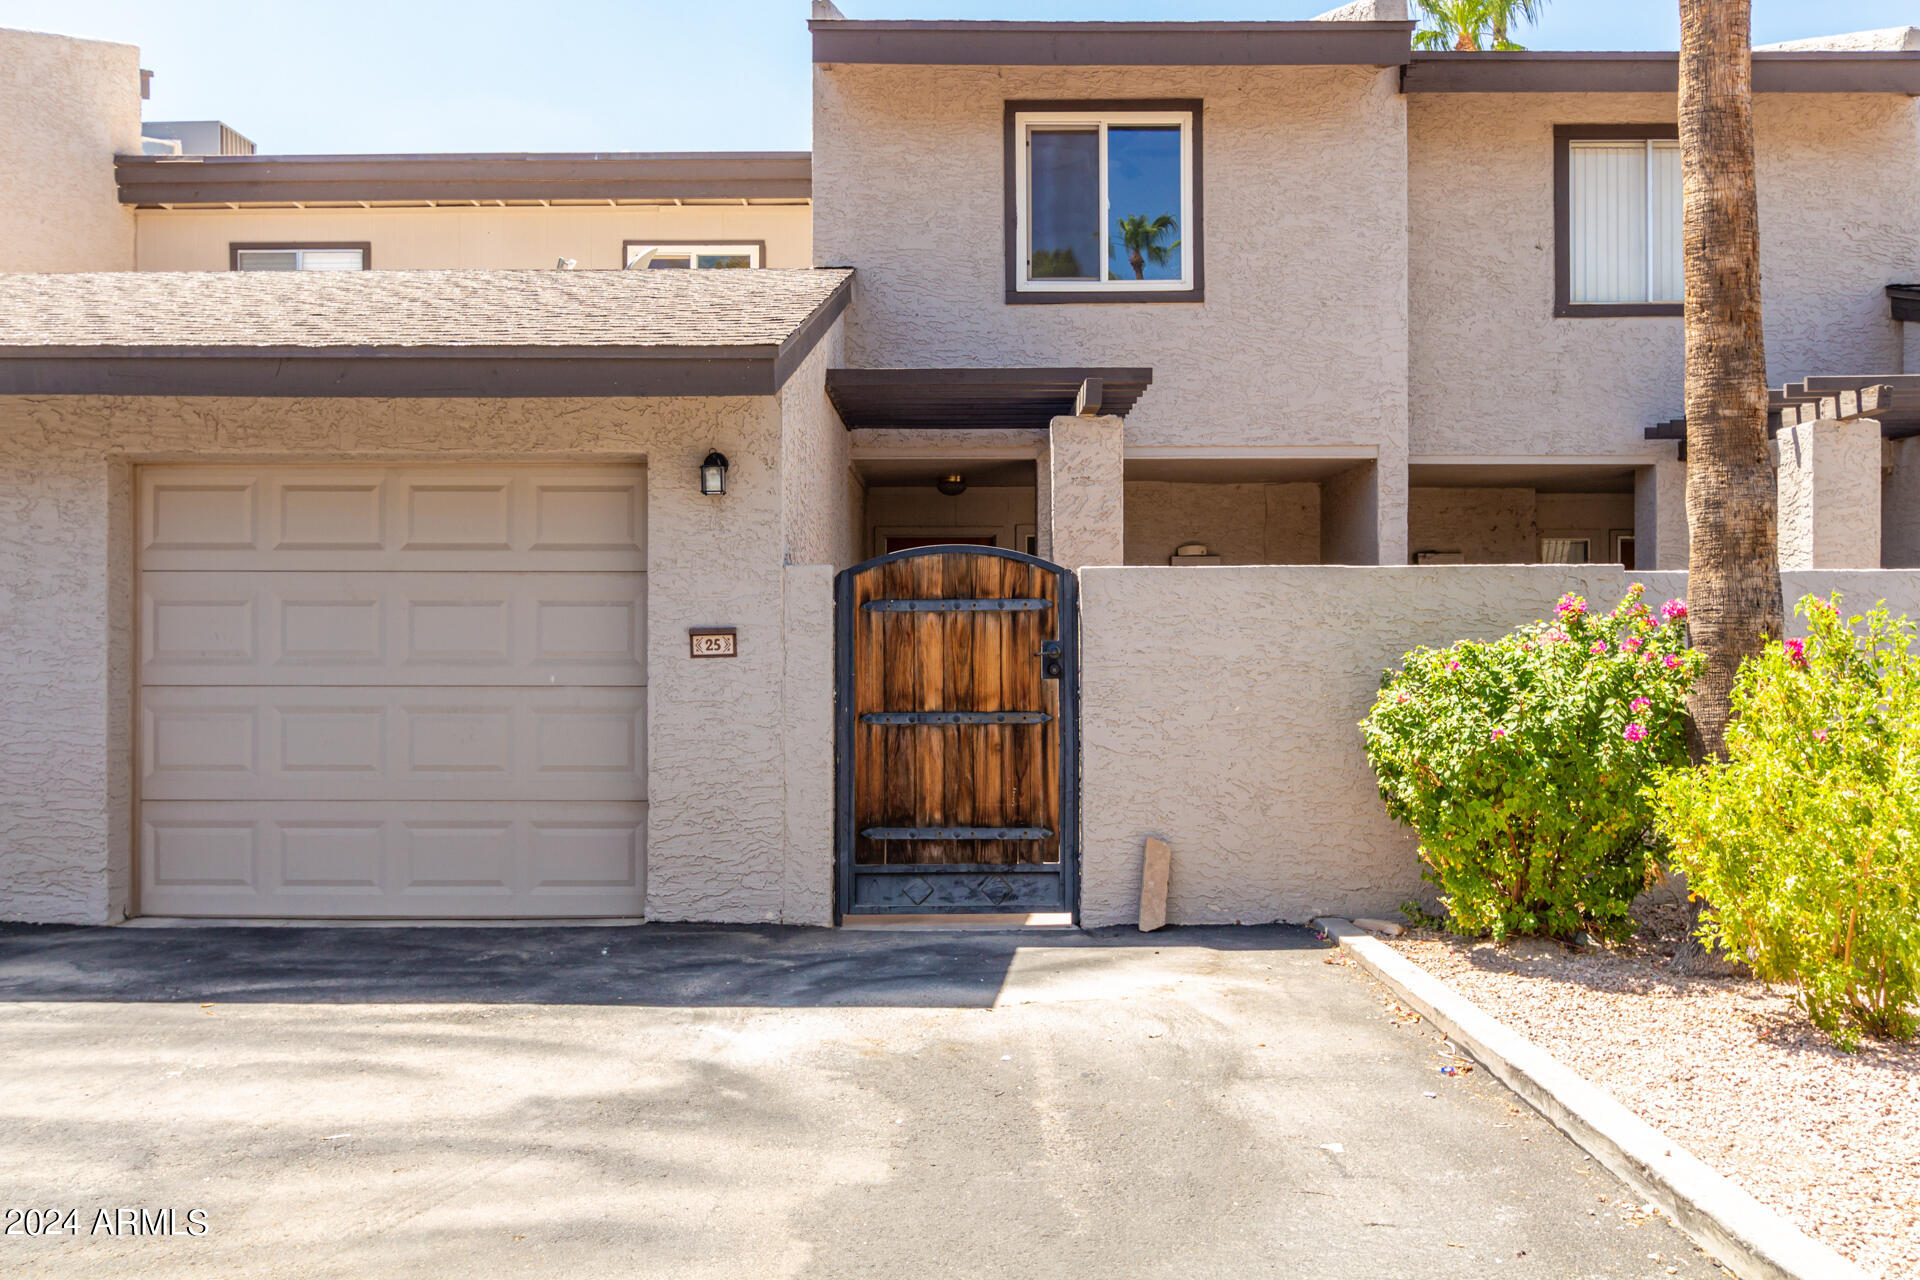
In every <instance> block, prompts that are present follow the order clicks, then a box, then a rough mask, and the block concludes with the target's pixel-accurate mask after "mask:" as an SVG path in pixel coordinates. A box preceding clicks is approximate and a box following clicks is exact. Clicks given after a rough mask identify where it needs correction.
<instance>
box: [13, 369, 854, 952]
mask: <svg viewBox="0 0 1920 1280" xmlns="http://www.w3.org/2000/svg"><path fill="white" fill-rule="evenodd" d="M800 376H801V375H796V380H797V379H798V378H799V377H800ZM714 447H718V448H719V449H721V450H722V451H723V452H725V453H726V454H727V456H728V458H729V459H730V460H731V462H732V464H733V469H732V472H731V474H730V475H729V477H728V493H727V496H726V497H725V498H722V499H710V498H703V497H701V496H700V495H699V493H698V492H697V490H696V489H695V486H694V483H693V476H694V468H695V466H696V464H697V463H698V462H699V460H700V458H701V457H702V456H703V455H704V454H705V453H706V451H707V450H708V449H710V448H714ZM780 450H781V440H780V413H779V406H778V404H777V402H776V401H775V400H774V399H772V398H760V399H705V400H695V399H648V400H619V399H607V400H433V401H397V400H349V399H326V400H214V399H158V398H147V397H142V398H107V397H99V398H95V397H84V398H82V397H53V398H0V724H4V725H6V726H7V728H8V731H7V732H6V733H5V734H3V735H0V916H4V917H8V918H15V919H35V920H55V921H75V922H98V921H103V920H110V919H114V918H117V917H118V916H119V915H120V914H122V913H123V912H124V911H125V910H126V908H127V884H128V879H127V875H128V869H129V866H130V860H129V858H130V855H129V852H128V848H129V844H128V838H127V820H128V814H129V812H130V806H131V803H132V797H131V783H130V776H129V773H128V770H127V767H126V762H127V760H128V759H129V755H130V737H131V734H130V727H129V715H128V709H129V708H130V703H131V699H130V696H129V689H130V684H131V675H130V668H131V661H132V641H131V635H130V630H129V628H130V623H131V615H132V605H131V599H132V564H131V555H130V551H129V548H130V547H131V544H132V534H131V523H130V522H131V484H130V479H131V464H133V463H135V462H139V461H175V460H187V459H193V460H217V459H231V460H259V459H263V458H274V459H279V460H286V461H292V460H299V459H313V460H315V461H323V462H333V461H339V460H341V459H353V458H364V459H373V458H383V459H401V460H408V461H416V460H434V459H445V460H450V461H451V460H455V459H474V458H500V459H512V458H535V457H538V458H546V459H573V460H592V459H596V458H604V459H607V460H609V461H613V460H619V461H623V462H632V461H636V460H640V459H645V460H646V462H647V464H648V466H649V486H648V487H649V501H648V517H647V520H648V546H649V552H648V555H649V565H648V573H649V578H648V619H649V627H648V631H649V639H648V651H647V666H648V681H649V692H648V701H649V714H648V758H649V762H650V764H649V819H648V856H647V863H648V866H647V892H648V906H647V911H648V915H649V917H650V918H653V919H662V920H675V919H705V920H736V921H756V920H778V919H781V918H783V913H784V912H786V911H787V910H788V909H789V904H790V903H793V904H797V905H795V906H793V908H792V909H793V910H795V911H797V912H798V913H799V916H798V917H797V918H803V919H815V918H817V916H818V910H817V904H816V903H814V902H813V901H812V900H811V899H808V898H806V896H805V894H803V893H800V892H799V891H798V890H797V889H796V888H795V885H794V883H793V882H794V879H795V877H799V878H800V879H802V880H805V879H806V878H807V877H808V876H812V875H814V874H815V873H816V872H817V867H812V866H810V865H809V866H808V867H805V868H802V869H800V870H796V869H795V868H794V866H793V865H792V864H790V862H789V859H788V852H787V851H788V840H789V833H790V831H798V830H799V829H800V828H802V827H805V826H807V824H808V823H810V822H816V823H817V814H815V815H814V816H813V817H811V818H810V817H807V814H808V813H809V812H810V810H809V809H808V808H807V806H808V804H812V805H814V807H815V808H817V799H816V800H815V801H803V800H802V799H800V798H796V799H795V804H796V805H798V806H799V807H798V809H797V810H796V809H790V807H789V803H788V801H789V797H788V795H787V785H788V781H789V778H788V774H787V771H786V770H787V756H788V754H789V753H788V751H787V748H786V745H785V738H786V734H784V733H783V732H782V726H783V725H786V726H788V728H789V731H790V732H795V731H797V730H794V729H793V728H792V726H794V725H796V724H810V723H814V722H816V721H817V718H818V698H819V695H818V681H819V678H820V677H819V673H818V669H817V663H818V662H819V661H820V660H821V659H820V655H819V653H818V652H817V649H818V645H817V644H814V645H812V646H811V647H810V648H809V649H808V653H810V654H811V657H800V656H796V657H795V659H794V661H795V663H796V666H795V667H794V671H795V672H796V675H797V676H804V679H805V681H806V682H807V684H806V688H807V689H810V690H812V692H811V693H808V692H806V691H805V690H800V691H795V694H794V697H793V699H791V700H789V699H788V698H787V697H786V694H785V691H784V690H783V683H784V681H785V680H786V678H787V673H788V669H789V668H788V665H787V663H788V657H787V649H786V644H785V640H784V637H785V635H786V632H787V630H788V628H789V627H794V628H796V629H798V630H800V631H801V632H802V633H804V634H809V635H811V634H813V633H814V632H817V631H818V629H819V626H820V625H821V624H820V622H819V620H818V617H817V610H818V601H817V599H813V600H811V603H809V602H808V600H807V599H804V598H803V599H799V600H798V601H796V597H795V595H794V594H793V592H791V591H790V590H789V584H788V583H787V582H785V581H784V580H783V575H782V568H781V561H782V541H783V530H782V497H781V489H780V476H779V468H780ZM816 585H817V584H816ZM794 590H796V591H797V590H800V588H797V587H796V588H795V589H794ZM815 594H816V595H817V592H816V593H815ZM809 610H812V612H809ZM695 625H733V626H737V627H738V628H739V631H740V656H739V657H738V658H736V659H733V660H731V661H726V662H698V661H694V660H692V659H690V658H689V657H688V654H687V646H686V629H687V628H688V627H690V626H695ZM814 638H815V639H816V640H817V636H815V637H814ZM808 662H812V663H814V664H815V666H814V667H813V668H810V669H809V668H807V666H806V664H807V663H808ZM808 717H812V719H811V720H809V719H808ZM805 732H807V733H808V734H810V735H812V736H813V741H814V744H815V745H814V747H813V748H812V750H814V751H815V752H817V743H818V741H819V740H820V737H819V735H818V733H817V724H816V725H815V728H814V729H808V730H805ZM808 785H809V786H811V787H813V788H814V790H816V791H817V785H818V784H817V779H816V780H815V781H814V782H813V783H811V784H808ZM813 793H814V792H813V791H809V792H807V794H813ZM806 838H807V839H808V840H810V841H812V842H813V844H814V845H817V842H818V840H819V839H820V838H822V837H820V836H819V835H818V832H817V830H815V831H814V833H813V834H812V835H809V836H807V837H806ZM810 847H811V846H810ZM802 861H803V862H804V861H805V859H804V858H803V859H802Z"/></svg>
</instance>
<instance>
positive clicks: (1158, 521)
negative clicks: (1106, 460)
mask: <svg viewBox="0 0 1920 1280" xmlns="http://www.w3.org/2000/svg"><path fill="white" fill-rule="evenodd" d="M1126 533H1127V547H1126V551H1127V563H1128V564H1141V565H1146V564H1165V563H1167V559H1168V557H1170V556H1171V555H1173V553H1174V551H1175V550H1176V549H1178V548H1179V547H1181V546H1184V545H1186V544H1187V543H1192V542H1199V543H1204V544H1205V545H1206V548H1207V550H1208V551H1209V552H1210V553H1211V554H1213V555H1217V556H1219V557H1220V561H1221V563H1222V564H1319V563H1320V486H1319V485H1318V484H1314V483H1310V482H1293V483H1270V484H1206V483H1192V482H1180V481H1171V480H1129V481H1127V485H1126Z"/></svg>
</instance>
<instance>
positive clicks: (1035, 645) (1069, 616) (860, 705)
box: [835, 546, 1078, 915]
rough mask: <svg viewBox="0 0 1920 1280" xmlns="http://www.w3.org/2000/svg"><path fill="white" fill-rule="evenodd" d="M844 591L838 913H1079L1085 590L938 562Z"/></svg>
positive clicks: (1026, 573)
mask: <svg viewBox="0 0 1920 1280" xmlns="http://www.w3.org/2000/svg"><path fill="white" fill-rule="evenodd" d="M835 587H836V590H835V604H836V608H837V612H838V628H839V671H838V680H839V684H838V712H839V743H838V750H837V762H838V786H839V813H838V830H837V840H836V843H837V846H838V847H837V856H838V860H839V885H838V890H839V897H838V903H837V906H838V910H839V912H840V913H841V914H842V915H867V914H886V913H913V914H942V913H970V912H971V913H982V912H1035V911H1046V912H1056V911H1074V912H1075V913H1076V914H1077V913H1078V911H1077V909H1078V896H1077V893H1076V890H1075V870H1076V867H1075V861H1076V854H1077V852H1078V846H1077V839H1076V836H1077V832H1078V824H1077V822H1076V821H1075V814H1074V795H1075V785H1074V784H1075V780H1076V776H1077V763H1076V755H1075V751H1076V745H1077V744H1076V738H1077V732H1076V730H1077V724H1076V713H1077V704H1078V669H1077V666H1076V662H1077V656H1076V649H1077V644H1076V639H1077V637H1076V622H1077V617H1078V614H1077V610H1076V600H1075V593H1074V587H1075V580H1074V577H1073V575H1072V574H1071V573H1069V572H1067V571H1066V570H1064V569H1061V568H1060V567H1059V566H1057V565H1051V564H1048V563H1047V562H1045V561H1044V560H1036V559H1035V558H1033V557H1032V556H1026V555H1021V554H1019V553H1017V552H1013V551H1002V550H998V549H995V548H991V547H956V546H941V547H927V548H918V549H914V550H908V551H901V552H897V553H895V554H892V555H887V556H882V557H881V558H879V559H878V560H870V561H868V562H867V563H866V564H863V565H858V566H856V567H854V568H852V569H848V570H847V571H845V572H844V573H842V574H841V575H840V577H839V579H838V581H837V582H836V584H835Z"/></svg>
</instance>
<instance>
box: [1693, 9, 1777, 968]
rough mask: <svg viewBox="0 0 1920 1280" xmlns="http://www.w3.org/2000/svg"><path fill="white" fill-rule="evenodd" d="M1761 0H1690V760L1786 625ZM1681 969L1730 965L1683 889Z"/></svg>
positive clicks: (1718, 727)
mask: <svg viewBox="0 0 1920 1280" xmlns="http://www.w3.org/2000/svg"><path fill="white" fill-rule="evenodd" d="M1751 27H1752V10H1751V0H1680V151H1681V173H1682V179H1681V182H1682V187H1681V190H1682V198H1683V202H1684V213H1683V216H1682V228H1681V241H1682V245H1683V249H1684V253H1685V255H1686V273H1687V302H1686V331H1687V389H1686V404H1687V534H1688V537H1689V539H1690V542H1691V550H1690V553H1689V561H1690V563H1689V565H1688V577H1687V605H1688V614H1687V622H1688V627H1689V630H1690V631H1691V632H1692V639H1693V646H1694V648H1696V649H1698V650H1700V651H1701V652H1703V653H1704V654H1706V658H1707V666H1706V672H1705V674H1703V675H1702V676H1701V677H1700V680H1699V682H1698V683H1697V684H1695V685H1694V688H1693V692H1692V693H1691V694H1690V695H1689V696H1688V698H1687V710H1688V712H1689V713H1690V714H1689V716H1688V739H1689V746H1690V747H1691V749H1692V752H1693V758H1694V760H1695V761H1696V762H1697V761H1701V760H1705V759H1707V758H1709V757H1713V758H1717V759H1725V758H1726V754H1727V724H1728V722H1729V721H1730V720H1731V719H1732V717H1733V708H1732V692H1733V680H1734V676H1735V675H1736V674H1737V673H1738V672H1739V670H1740V663H1741V662H1742V661H1743V660H1744V659H1745V658H1747V657H1748V656H1749V655H1751V654H1754V653H1757V652H1759V651H1760V649H1761V648H1762V647H1763V646H1764V645H1765V644H1766V642H1767V641H1768V640H1769V639H1772V638H1775V637H1778V636H1779V635H1780V633H1781V631H1782V630H1783V629H1784V627H1785V618H1784V616H1783V614H1784V609H1783V607H1782V601H1781V591H1780V553H1779V547H1778V545H1777V531H1776V524H1775V521H1776V513H1777V509H1778V505H1779V497H1778V492H1777V488H1776V485H1777V482H1776V478H1775V475H1774V469H1773V460H1772V458H1771V456H1770V455H1769V453H1768V451H1767V356H1766V344H1765V341H1764V338H1763V336H1762V333H1761V328H1760V213H1759V209H1758V207H1757V205H1756V202H1755V196H1754V178H1753V81H1752V73H1753V53H1752V48H1751V40H1752V34H1751ZM1687 904H1688V925H1689V927H1688V929H1687V932H1686V935H1685V937H1683V938H1682V939H1681V941H1680V945H1679V947H1678V949H1677V950H1676V951H1675V954H1674V958H1673V966H1674V968H1675V969H1677V970H1680V971H1682V972H1696V973H1697V972H1715V971H1719V972H1724V971H1726V970H1727V969H1728V968H1730V966H1729V965H1728V964H1727V962H1726V961H1725V960H1716V959H1715V958H1714V957H1711V956H1709V955H1708V954H1707V953H1706V951H1705V949H1704V948H1703V947H1702V946H1701V944H1700V942H1699V939H1698V938H1697V936H1696V933H1697V930H1698V928H1699V924H1700V909H1701V906H1702V905H1703V904H1702V903H1701V902H1700V900H1699V899H1697V898H1695V897H1693V896H1692V895H1691V894H1688V895H1687Z"/></svg>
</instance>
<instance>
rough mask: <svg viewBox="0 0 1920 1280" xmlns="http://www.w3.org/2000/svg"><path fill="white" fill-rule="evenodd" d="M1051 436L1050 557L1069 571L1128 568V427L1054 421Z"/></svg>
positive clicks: (1114, 422)
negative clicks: (1107, 566)
mask: <svg viewBox="0 0 1920 1280" xmlns="http://www.w3.org/2000/svg"><path fill="white" fill-rule="evenodd" d="M1047 434H1048V438H1049V439H1048V446H1047V485H1046V488H1047V514H1048V534H1049V536H1048V541H1047V545H1048V548H1049V556H1048V558H1049V559H1051V560H1052V561H1053V562H1054V563H1055V564H1060V565H1065V566H1066V567H1067V568H1069V569H1078V568H1080V567H1081V566H1082V565H1089V564H1125V563H1126V562H1127V550H1126V542H1127V539H1126V517H1125V504H1126V456H1125V449H1124V442H1125V436H1126V424H1125V423H1123V422H1122V421H1121V420H1120V419H1119V418H1115V417H1100V418H1071V417H1068V418H1055V419H1054V420H1053V423H1052V425H1051V426H1050V427H1049V429H1048V432H1047Z"/></svg>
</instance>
